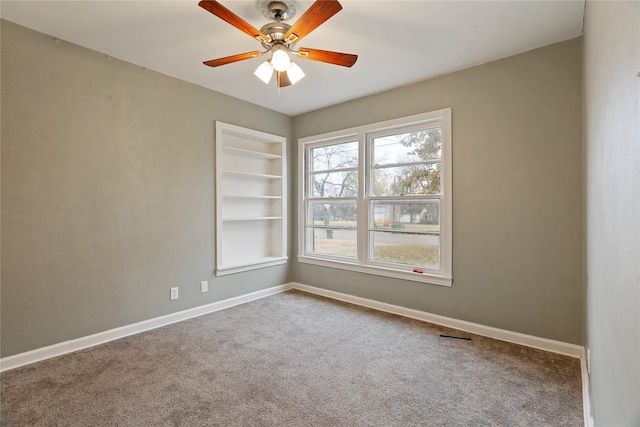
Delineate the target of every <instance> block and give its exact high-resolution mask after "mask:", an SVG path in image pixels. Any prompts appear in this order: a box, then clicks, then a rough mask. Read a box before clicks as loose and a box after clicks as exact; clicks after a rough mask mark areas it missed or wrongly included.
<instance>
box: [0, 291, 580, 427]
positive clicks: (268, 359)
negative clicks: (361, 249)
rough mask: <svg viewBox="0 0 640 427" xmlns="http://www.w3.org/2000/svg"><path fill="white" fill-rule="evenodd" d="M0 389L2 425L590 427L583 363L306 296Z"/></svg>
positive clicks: (35, 368) (158, 334)
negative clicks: (584, 399)
mask: <svg viewBox="0 0 640 427" xmlns="http://www.w3.org/2000/svg"><path fill="white" fill-rule="evenodd" d="M440 333H447V334H451V335H462V336H467V337H471V338H472V340H471V341H467V340H458V339H448V338H441V337H439V334H440ZM0 380H1V383H2V388H1V403H2V407H1V411H2V413H1V414H2V415H1V420H2V422H1V424H2V426H403V427H406V426H527V427H531V426H545V427H546V426H581V425H584V423H583V420H582V395H581V381H580V364H579V361H578V360H577V359H573V358H569V357H564V356H559V355H556V354H552V353H547V352H544V351H540V350H534V349H530V348H526V347H521V346H518V345H515V344H509V343H505V342H501V341H496V340H492V339H489V338H483V337H479V336H475V335H470V334H464V333H461V332H459V331H454V330H450V329H446V328H442V327H437V326H433V325H430V324H427V323H422V322H419V321H414V320H409V319H405V318H401V317H397V316H393V315H389V314H384V313H379V312H376V311H373V310H369V309H363V308H360V307H356V306H352V305H348V304H343V303H339V302H335V301H332V300H328V299H324V298H320V297H316V296H312V295H308V294H305V293H302V292H297V291H290V292H286V293H283V294H278V295H274V296H271V297H268V298H264V299H261V300H258V301H254V302H251V303H248V304H244V305H241V306H237V307H234V308H230V309H227V310H223V311H219V312H216V313H212V314H209V315H205V316H201V317H199V318H196V319H192V320H188V321H185V322H181V323H178V324H174V325H170V326H167V327H163V328H160V329H156V330H153V331H149V332H145V333H142V334H138V335H135V336H131V337H128V338H124V339H120V340H117V341H113V342H110V343H107V344H104V345H101V346H97V347H93V348H91V349H88V350H83V351H79V352H76V353H73V354H69V355H65V356H61V357H58V358H55V359H51V360H47V361H43V362H40V363H37V364H33V365H29V366H25V367H22V368H18V369H14V370H11V371H8V372H5V373H3V374H2V375H1V376H0Z"/></svg>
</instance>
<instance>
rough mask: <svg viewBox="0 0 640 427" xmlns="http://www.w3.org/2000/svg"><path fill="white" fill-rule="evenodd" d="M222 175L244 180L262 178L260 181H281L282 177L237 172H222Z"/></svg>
mask: <svg viewBox="0 0 640 427" xmlns="http://www.w3.org/2000/svg"><path fill="white" fill-rule="evenodd" d="M222 173H223V174H224V175H234V176H241V177H246V178H262V179H281V178H282V175H268V174H266V173H252V172H237V171H224V172H222Z"/></svg>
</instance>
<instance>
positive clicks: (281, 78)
mask: <svg viewBox="0 0 640 427" xmlns="http://www.w3.org/2000/svg"><path fill="white" fill-rule="evenodd" d="M276 77H277V78H278V87H285V86H291V80H289V76H288V75H287V72H286V71H276Z"/></svg>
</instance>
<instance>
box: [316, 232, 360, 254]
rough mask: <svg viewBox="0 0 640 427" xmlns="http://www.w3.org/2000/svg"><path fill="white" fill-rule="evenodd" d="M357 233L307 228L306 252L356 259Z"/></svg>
mask: <svg viewBox="0 0 640 427" xmlns="http://www.w3.org/2000/svg"><path fill="white" fill-rule="evenodd" d="M357 239H358V232H357V231H356V230H355V229H346V230H345V229H337V230H334V229H330V228H313V227H309V228H307V243H308V246H307V251H309V252H315V253H319V254H327V255H334V256H342V257H349V258H356V257H357V254H358V242H357Z"/></svg>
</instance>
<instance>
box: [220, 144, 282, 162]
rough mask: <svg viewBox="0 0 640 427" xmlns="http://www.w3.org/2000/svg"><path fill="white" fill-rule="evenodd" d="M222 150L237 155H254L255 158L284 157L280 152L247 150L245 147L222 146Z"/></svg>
mask: <svg viewBox="0 0 640 427" xmlns="http://www.w3.org/2000/svg"><path fill="white" fill-rule="evenodd" d="M222 151H224V152H225V153H228V154H233V155H236V156H243V157H253V158H255V159H268V160H278V159H281V158H282V156H281V155H279V154H271V153H264V152H262V151H254V150H246V149H244V148H237V147H230V146H224V147H222Z"/></svg>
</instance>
